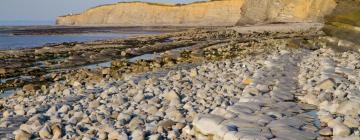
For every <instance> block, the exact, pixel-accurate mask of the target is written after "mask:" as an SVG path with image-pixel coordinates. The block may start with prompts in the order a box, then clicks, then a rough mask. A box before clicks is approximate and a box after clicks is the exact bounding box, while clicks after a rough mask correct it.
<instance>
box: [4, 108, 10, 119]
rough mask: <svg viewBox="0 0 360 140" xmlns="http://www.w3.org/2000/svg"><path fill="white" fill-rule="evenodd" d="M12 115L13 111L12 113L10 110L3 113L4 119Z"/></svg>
mask: <svg viewBox="0 0 360 140" xmlns="http://www.w3.org/2000/svg"><path fill="white" fill-rule="evenodd" d="M10 116H11V113H10V111H9V110H6V111H4V112H3V114H2V117H3V118H4V119H7V118H9V117H10Z"/></svg>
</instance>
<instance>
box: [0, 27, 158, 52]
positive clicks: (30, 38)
mask: <svg viewBox="0 0 360 140" xmlns="http://www.w3.org/2000/svg"><path fill="white" fill-rule="evenodd" d="M145 34H156V32H145V31H144V32H131V33H126V32H125V33H89V34H68V35H21V36H12V35H8V34H0V50H4V49H18V48H31V47H38V46H42V45H44V44H46V43H61V42H75V41H78V42H81V41H93V40H104V39H114V38H128V37H130V36H136V35H145Z"/></svg>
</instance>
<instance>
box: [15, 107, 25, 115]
mask: <svg viewBox="0 0 360 140" xmlns="http://www.w3.org/2000/svg"><path fill="white" fill-rule="evenodd" d="M14 112H15V113H16V115H25V108H24V106H23V105H19V104H18V105H15V107H14Z"/></svg>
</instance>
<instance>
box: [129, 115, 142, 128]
mask: <svg viewBox="0 0 360 140" xmlns="http://www.w3.org/2000/svg"><path fill="white" fill-rule="evenodd" d="M143 124H144V121H143V120H142V119H140V118H139V117H135V118H133V119H132V120H131V121H130V122H129V129H130V130H131V131H134V130H136V129H137V128H140V127H141V125H143Z"/></svg>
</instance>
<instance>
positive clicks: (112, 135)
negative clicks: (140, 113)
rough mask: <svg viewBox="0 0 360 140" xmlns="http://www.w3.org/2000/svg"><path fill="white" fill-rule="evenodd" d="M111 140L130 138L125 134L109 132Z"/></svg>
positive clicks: (114, 131)
mask: <svg viewBox="0 0 360 140" xmlns="http://www.w3.org/2000/svg"><path fill="white" fill-rule="evenodd" d="M108 139H109V140H128V136H127V135H126V134H125V133H120V132H118V131H116V130H113V131H111V132H109V135H108Z"/></svg>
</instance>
